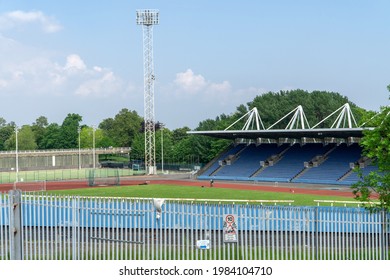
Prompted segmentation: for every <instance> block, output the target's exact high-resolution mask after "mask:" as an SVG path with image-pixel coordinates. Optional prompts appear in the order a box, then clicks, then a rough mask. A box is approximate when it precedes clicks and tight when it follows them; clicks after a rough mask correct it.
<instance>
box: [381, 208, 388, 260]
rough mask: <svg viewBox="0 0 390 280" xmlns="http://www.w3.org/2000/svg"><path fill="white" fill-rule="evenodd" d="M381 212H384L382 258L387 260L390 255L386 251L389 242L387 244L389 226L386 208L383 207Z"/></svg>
mask: <svg viewBox="0 0 390 280" xmlns="http://www.w3.org/2000/svg"><path fill="white" fill-rule="evenodd" d="M381 214H382V219H381V220H382V236H381V239H382V240H381V245H382V248H381V260H386V259H387V256H388V254H387V253H386V251H387V250H386V248H388V244H387V242H388V239H387V238H386V236H387V227H388V224H387V215H386V214H387V213H386V209H382V211H381Z"/></svg>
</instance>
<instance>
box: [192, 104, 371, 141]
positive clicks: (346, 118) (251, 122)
mask: <svg viewBox="0 0 390 280" xmlns="http://www.w3.org/2000/svg"><path fill="white" fill-rule="evenodd" d="M288 118H290V119H289V121H288V124H287V125H286V127H285V128H284V129H275V128H274V127H276V126H277V125H278V124H279V123H281V122H282V121H284V120H286V119H288ZM244 119H246V121H245V124H244V126H243V127H242V128H241V129H239V130H237V129H232V128H233V127H235V126H237V124H238V123H240V122H241V121H242V120H244ZM331 120H333V123H332V125H331V126H330V127H329V128H319V126H320V125H321V124H322V123H324V122H325V121H331ZM363 125H364V124H363ZM367 129H373V128H370V127H362V126H360V127H358V125H357V123H356V120H355V117H354V115H353V113H352V111H351V108H350V105H349V104H348V103H346V104H344V105H343V106H341V107H340V108H338V109H337V110H336V111H334V112H333V113H331V114H330V115H329V116H327V117H326V118H324V119H323V120H322V121H320V122H319V123H317V124H315V125H314V126H310V124H309V122H308V121H307V118H306V116H305V113H304V111H303V107H302V106H301V105H299V106H297V107H296V108H295V109H294V110H292V111H290V112H289V113H288V114H286V115H285V116H283V117H282V118H281V119H279V120H278V121H277V122H275V123H274V124H272V125H271V126H269V127H268V128H265V126H264V124H263V121H262V119H261V116H260V114H259V112H258V110H257V108H256V107H254V108H253V109H251V110H250V111H248V112H247V113H246V114H244V115H243V116H242V117H241V118H239V119H238V120H236V121H235V122H233V123H232V124H231V125H229V126H228V127H227V128H225V129H224V130H215V131H211V130H210V131H189V132H188V133H189V134H194V135H205V136H210V137H216V138H223V139H253V140H256V139H261V138H264V139H274V140H278V139H281V138H289V139H302V138H313V139H324V138H342V139H347V138H361V137H362V136H363V131H364V130H367Z"/></svg>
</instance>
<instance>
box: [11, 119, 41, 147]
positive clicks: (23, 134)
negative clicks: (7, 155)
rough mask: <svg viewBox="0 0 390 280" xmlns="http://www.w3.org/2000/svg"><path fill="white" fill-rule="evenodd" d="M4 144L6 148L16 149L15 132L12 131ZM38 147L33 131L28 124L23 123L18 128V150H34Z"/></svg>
mask: <svg viewBox="0 0 390 280" xmlns="http://www.w3.org/2000/svg"><path fill="white" fill-rule="evenodd" d="M4 146H5V148H6V149H7V150H15V149H16V133H13V134H12V135H11V136H10V138H8V140H7V141H5V143H4ZM37 147H38V145H37V143H36V142H35V137H34V132H33V131H32V129H31V126H29V125H23V126H22V127H21V128H20V129H19V130H18V150H36V149H37Z"/></svg>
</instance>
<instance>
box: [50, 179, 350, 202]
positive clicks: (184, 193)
mask: <svg viewBox="0 0 390 280" xmlns="http://www.w3.org/2000/svg"><path fill="white" fill-rule="evenodd" d="M48 193H53V194H58V195H72V196H73V195H74V196H98V197H143V198H184V199H220V200H294V203H292V204H291V205H296V206H315V205H317V203H316V202H314V200H334V201H354V199H353V198H345V197H342V198H341V197H338V196H318V195H308V194H293V193H280V192H262V191H251V190H235V189H223V188H206V187H205V188H201V187H189V186H177V185H153V184H151V185H136V186H120V187H95V188H84V189H71V190H59V191H48ZM280 204H282V203H280ZM284 204H286V203H284ZM353 205H355V204H353ZM355 206H357V204H356V205H355Z"/></svg>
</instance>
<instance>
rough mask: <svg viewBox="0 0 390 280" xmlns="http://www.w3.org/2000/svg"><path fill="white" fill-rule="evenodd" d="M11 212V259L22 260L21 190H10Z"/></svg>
mask: <svg viewBox="0 0 390 280" xmlns="http://www.w3.org/2000/svg"><path fill="white" fill-rule="evenodd" d="M8 194H9V200H10V204H9V207H10V209H9V214H10V225H9V231H10V235H9V236H10V238H11V250H10V259H11V260H22V259H23V252H22V211H21V194H22V192H21V191H20V190H11V191H9V193H8Z"/></svg>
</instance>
